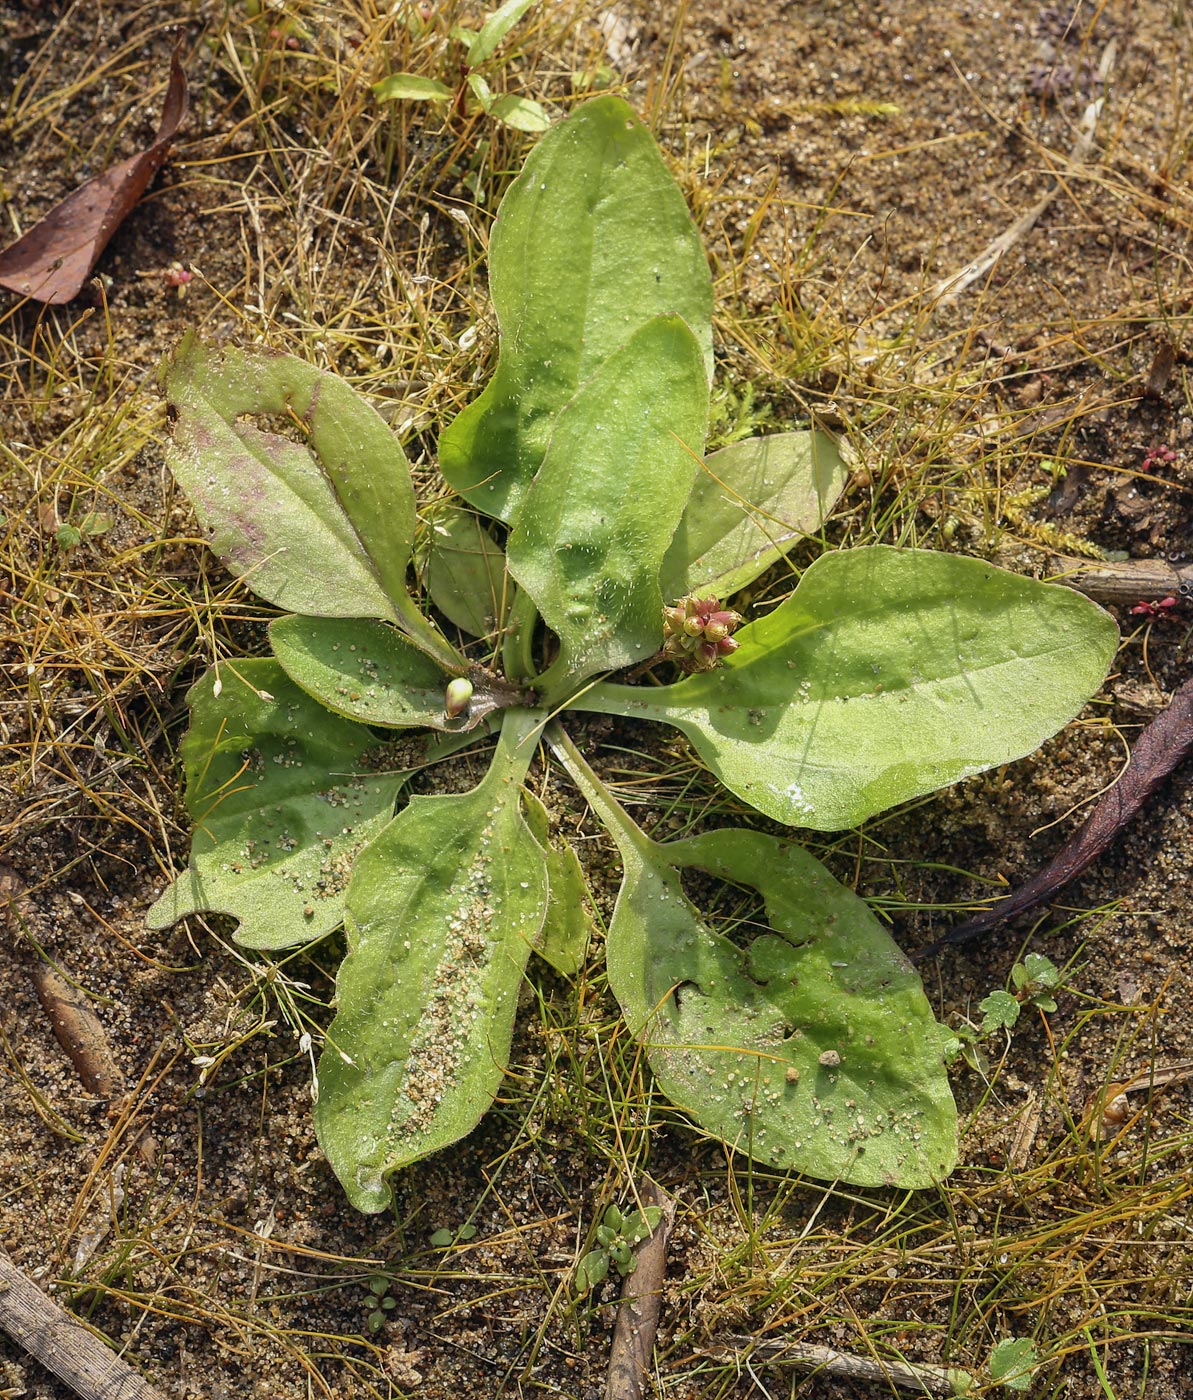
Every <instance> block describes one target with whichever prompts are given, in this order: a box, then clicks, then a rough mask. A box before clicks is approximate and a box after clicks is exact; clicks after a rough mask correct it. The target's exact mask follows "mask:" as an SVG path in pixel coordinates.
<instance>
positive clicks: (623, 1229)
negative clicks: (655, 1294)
mask: <svg viewBox="0 0 1193 1400" xmlns="http://www.w3.org/2000/svg"><path fill="white" fill-rule="evenodd" d="M662 1218H663V1212H662V1211H661V1210H660V1209H659V1207H658V1206H646V1207H645V1208H644V1209H642V1210H635V1211H631V1212H630V1214H629V1215H622V1213H621V1211H620V1210H618V1208H617V1207H616V1206H609V1208H608V1209H607V1210H606V1211H605V1214H604V1215H603V1216H602V1217H601V1223H600V1224H599V1225H598V1226H597V1228H596V1238H597V1246H596V1248H595V1249H593V1250H590V1251H589V1252H588V1253H587V1254H586V1255H585V1256H584V1257H583V1259H581V1260H580V1262H579V1263H578V1264H577V1265H576V1274H575V1278H574V1280H573V1282H574V1285H575V1289H576V1292H577V1293H589V1292H591V1291H592V1289H594V1288H595V1287H596V1286H597V1284H599V1283H603V1282H604V1280H605V1279H606V1278H607V1277H608V1274H609V1270H610V1268H613V1269H616V1270H617V1272H618V1274H620V1275H621V1277H622V1278H627V1277H628V1276H629V1275H630V1274H632V1273H633V1272H634V1270H635V1269H636V1268H637V1267H638V1260H637V1259H636V1258H635V1256H634V1252H633V1250H634V1246H635V1245H636V1244H638V1243H639V1242H640V1241H641V1240H644V1239H646V1237H647V1236H648V1235H650V1234H651V1233H652V1232H653V1231H654V1230H655V1229H656V1228H657V1227H658V1223H659V1221H660V1220H661V1219H662Z"/></svg>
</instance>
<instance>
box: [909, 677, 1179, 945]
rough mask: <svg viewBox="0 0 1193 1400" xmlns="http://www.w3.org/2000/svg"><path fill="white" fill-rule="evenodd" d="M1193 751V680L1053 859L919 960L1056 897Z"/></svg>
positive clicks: (1148, 731)
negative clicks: (1120, 775)
mask: <svg viewBox="0 0 1193 1400" xmlns="http://www.w3.org/2000/svg"><path fill="white" fill-rule="evenodd" d="M1191 751H1193V680H1188V681H1186V682H1185V683H1184V685H1182V686H1181V687H1180V688H1179V689H1178V690H1177V691H1176V692H1175V693H1174V695H1173V697H1172V699H1171V700H1170V701H1169V703H1168V708H1167V709H1166V710H1164V711H1163V713H1161V714H1159V715H1157V716H1156V718H1155V719H1154V720H1152V722H1151V724H1149V725H1148V726H1147V728H1146V729H1145V730H1144V731H1143V733H1142V734H1141V735H1140V736H1139V738H1138V739H1137V740H1136V741H1135V747H1134V748H1133V749H1132V750H1131V758H1130V761H1129V762H1128V764H1127V766H1126V768H1125V769H1124V770H1123V774H1122V777H1121V778H1119V780H1118V782H1117V783H1115V785H1114V786H1113V787H1112V788H1111V789H1110V791H1109V792H1107V793H1106V794H1105V795H1104V796H1103V797H1102V799H1101V801H1100V802H1098V804H1097V806H1095V808H1094V810H1093V811H1092V812H1091V813H1090V814H1089V816H1088V817H1087V818H1086V821H1085V824H1084V825H1083V826H1081V827H1079V828H1078V829H1077V830H1076V831H1075V832H1074V833H1073V835H1072V836H1070V837H1069V839H1068V840H1067V841H1066V842H1065V844H1064V845H1063V846H1062V847H1061V848H1060V850H1059V851H1058V852H1057V853H1056V855H1054V856H1053V857H1052V859H1051V860H1050V861H1049V862H1048V864H1047V865H1046V866H1045V867H1044V868H1043V870H1041V871H1039V872H1038V873H1037V874H1035V875H1033V876H1032V877H1031V879H1030V880H1028V881H1026V883H1024V884H1022V885H1020V886H1019V888H1018V889H1017V890H1014V891H1013V892H1012V893H1011V894H1009V895H1007V896H1006V898H1005V899H1001V900H999V902H998V903H997V904H995V905H993V906H992V907H991V908H989V909H983V910H982V912H981V913H980V914H975V915H974V916H973V918H972V919H966V920H965V922H964V923H963V924H958V925H957V927H956V928H955V929H951V930H950V931H949V932H948V933H946V934H945V935H944V936H943V937H942V938H938V939H937V940H936V941H935V942H934V943H930V944H929V945H928V946H927V947H926V948H921V949H919V950H918V951H917V952H916V953H915V954H914V955H913V956H914V957H915V958H916V959H917V960H918V959H920V958H924V957H927V956H928V955H929V954H930V953H934V952H936V951H937V950H938V949H940V948H943V947H944V946H945V944H946V943H965V942H968V940H969V939H971V938H976V937H977V936H978V935H979V934H982V933H985V932H986V931H987V930H988V929H992V928H994V927H996V926H997V925H998V924H1001V923H1005V922H1006V920H1008V919H1013V918H1015V917H1016V916H1017V915H1019V914H1026V913H1027V911H1028V910H1029V909H1034V908H1035V907H1036V905H1037V904H1043V903H1044V901H1045V900H1047V899H1050V898H1051V897H1052V896H1053V895H1054V894H1055V893H1056V891H1057V890H1059V889H1060V888H1061V887H1062V886H1063V885H1067V884H1068V883H1069V881H1070V880H1075V879H1076V878H1077V876H1078V875H1080V874H1082V873H1083V872H1084V871H1085V870H1088V869H1089V867H1090V866H1091V865H1092V864H1093V863H1094V861H1095V860H1097V858H1098V857H1099V856H1100V855H1101V854H1102V852H1103V851H1104V850H1105V849H1106V847H1107V846H1109V845H1110V843H1111V841H1113V840H1114V838H1115V837H1116V836H1117V835H1118V833H1119V832H1120V831H1121V830H1122V829H1123V827H1124V826H1126V824H1127V823H1128V822H1129V821H1130V820H1131V818H1132V817H1133V816H1134V815H1135V813H1136V812H1138V811H1139V809H1140V808H1141V807H1142V806H1143V804H1144V803H1145V802H1146V801H1147V799H1148V798H1149V797H1150V796H1151V795H1152V793H1153V792H1155V790H1156V788H1157V787H1159V785H1160V783H1161V782H1162V781H1163V780H1164V779H1165V778H1166V777H1167V776H1168V774H1169V773H1171V772H1172V770H1173V769H1174V768H1175V767H1176V766H1177V764H1178V763H1180V762H1181V761H1182V760H1183V759H1184V758H1185V757H1186V756H1187V755H1188V754H1189V753H1190V752H1191Z"/></svg>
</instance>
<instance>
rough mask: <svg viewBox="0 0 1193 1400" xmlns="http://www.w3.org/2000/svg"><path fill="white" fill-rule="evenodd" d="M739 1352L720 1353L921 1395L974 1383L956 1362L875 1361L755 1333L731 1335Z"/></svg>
mask: <svg viewBox="0 0 1193 1400" xmlns="http://www.w3.org/2000/svg"><path fill="white" fill-rule="evenodd" d="M733 1341H734V1343H735V1344H736V1345H738V1346H740V1347H741V1348H742V1352H741V1353H739V1352H735V1351H731V1350H729V1349H728V1348H725V1349H724V1350H723V1351H721V1352H720V1356H721V1357H724V1358H726V1359H737V1357H738V1356H739V1355H742V1354H743V1353H744V1355H746V1356H748V1357H750V1358H751V1359H756V1360H759V1361H761V1362H763V1363H764V1364H773V1363H775V1362H780V1361H781V1362H782V1363H783V1364H784V1365H786V1366H793V1367H795V1368H796V1369H797V1370H800V1371H823V1372H825V1373H826V1374H827V1375H830V1376H839V1377H841V1378H842V1379H843V1380H851V1381H877V1382H878V1383H879V1384H883V1383H885V1384H886V1385H897V1386H901V1387H902V1388H903V1389H904V1390H918V1391H919V1392H920V1393H921V1394H922V1395H964V1394H965V1393H966V1392H967V1391H968V1390H969V1389H970V1388H971V1387H972V1386H973V1376H971V1375H970V1373H969V1372H968V1371H962V1370H960V1369H958V1368H957V1367H955V1366H930V1365H926V1364H913V1363H912V1362H910V1361H875V1360H872V1359H871V1358H870V1357H868V1356H854V1355H853V1354H852V1353H851V1352H847V1351H835V1350H834V1349H833V1348H832V1347H821V1346H815V1345H813V1344H812V1343H811V1342H781V1341H778V1340H775V1341H759V1340H758V1339H757V1338H755V1337H734V1338H733Z"/></svg>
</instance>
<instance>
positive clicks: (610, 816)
mask: <svg viewBox="0 0 1193 1400" xmlns="http://www.w3.org/2000/svg"><path fill="white" fill-rule="evenodd" d="M543 737H544V738H545V739H546V741H547V743H548V744H549V745H550V746H551V750H552V752H553V753H554V754H555V756H556V757H557V758H558V759H559V761H560V763H562V764H563V766H564V767H565V768H566V769H567V771H568V776H569V777H570V778H571V780H572V782H574V783H575V784H576V786H577V787H578V788H579V789H580V791H581V792H582V793H583V794H584V796H585V798H586V799H587V801H588V804H589V806H591V807H592V808H593V810H594V811H595V812H596V813H597V815H598V816H599V817H600V819H601V821H602V822H604V824H605V826H606V827H607V828H608V830H609V834H610V835H611V836H612V837H613V839H614V841H616V842H617V845H618V848H619V850H620V851H621V853H622V855H623V857H624V856H626V855H627V854H628V853H630V852H636V853H641V852H642V851H643V850H645V849H646V847H648V846H651V845H653V844H654V843H653V842H652V841H651V839H650V837H649V836H647V834H646V833H645V832H644V831H643V830H642V828H641V827H640V826H639V825H638V824H637V822H635V821H634V820H633V819H632V818H631V817H630V815H629V814H628V813H627V812H626V810H625V808H624V807H623V806H622V805H621V803H620V802H618V800H617V799H616V798H615V797H614V796H613V794H612V793H611V792H610V791H609V789H608V788H607V787H606V786H605V784H604V783H603V782H601V780H600V778H598V777H597V775H596V774H595V773H594V772H593V771H592V769H591V768H590V767H589V766H588V764H587V762H586V761H585V759H584V755H583V754H582V753H581V752H580V750H579V749H578V748H577V747H576V746H575V744H573V743H572V741H571V739H570V738H569V737H568V736H567V734H566V733H565V732H564V731H563V729H561V728H560V726H559V725H558V724H556V723H555V722H554V721H552V722H551V723H550V724H549V725H547V727H546V729H545V730H544V731H543Z"/></svg>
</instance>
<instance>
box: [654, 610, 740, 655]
mask: <svg viewBox="0 0 1193 1400" xmlns="http://www.w3.org/2000/svg"><path fill="white" fill-rule="evenodd" d="M743 620H744V619H743V618H742V616H741V614H740V613H735V612H730V611H729V609H728V608H723V607H721V604H720V603H719V602H718V600H717V599H716V598H696V597H692V596H690V595H689V596H688V597H686V598H681V599H680V600H679V602H678V603H676V604H675V606H674V607H670V608H664V609H663V655H664V656H669V657H670V658H671V659H672V660H673V661H675V662H677V663H678V664H679V665H680V666H682V667H683V669H684V670H685V671H711V670H712V669H713V668H714V667H715V666H719V665H720V663H721V662H722V661H723V660H724V658H725V657H726V656H728V655H729V654H730V652H734V651H736V650H737V648H738V645H739V643H737V642H735V641H734V640H733V637H732V636H731V635H730V633H732V632H733V630H734V628H736V627H738V626H740V625H741V623H742V622H743Z"/></svg>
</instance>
